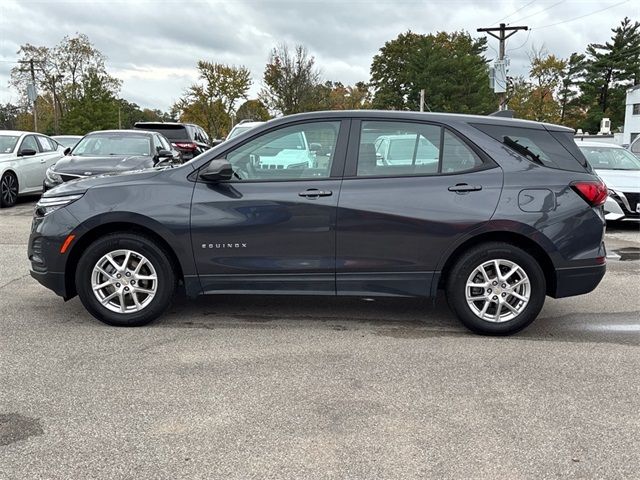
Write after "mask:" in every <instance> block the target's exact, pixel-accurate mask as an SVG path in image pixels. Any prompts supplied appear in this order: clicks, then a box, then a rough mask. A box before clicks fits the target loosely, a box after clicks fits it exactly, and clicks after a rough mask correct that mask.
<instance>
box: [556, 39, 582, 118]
mask: <svg viewBox="0 0 640 480" xmlns="http://www.w3.org/2000/svg"><path fill="white" fill-rule="evenodd" d="M584 73H585V56H584V55H582V54H579V53H575V52H574V53H572V54H571V56H570V57H569V58H568V59H567V60H566V65H565V68H564V69H563V71H562V75H561V79H560V81H561V89H560V92H559V94H560V123H565V120H568V123H569V124H570V125H575V124H576V120H577V117H578V115H580V113H581V110H580V109H579V106H578V99H579V95H580V90H579V89H578V88H577V87H578V86H579V85H580V82H581V81H582V79H583V78H584Z"/></svg>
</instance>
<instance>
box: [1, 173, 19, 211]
mask: <svg viewBox="0 0 640 480" xmlns="http://www.w3.org/2000/svg"><path fill="white" fill-rule="evenodd" d="M17 200H18V179H17V178H16V176H15V175H14V174H13V173H11V172H6V173H5V174H4V175H2V178H1V179H0V207H3V208H4V207H13V206H14V205H15V204H16V201H17Z"/></svg>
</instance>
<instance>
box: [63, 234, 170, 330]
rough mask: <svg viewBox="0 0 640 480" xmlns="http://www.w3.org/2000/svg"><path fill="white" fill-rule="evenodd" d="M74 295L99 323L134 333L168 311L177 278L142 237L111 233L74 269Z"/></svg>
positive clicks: (154, 246) (162, 255) (165, 259)
mask: <svg viewBox="0 0 640 480" xmlns="http://www.w3.org/2000/svg"><path fill="white" fill-rule="evenodd" d="M75 281H76V289H77V291H78V296H79V297H80V300H81V301H82V304H83V305H84V306H85V308H86V309H87V310H88V311H89V313H91V314H92V315H93V316H94V317H96V318H97V319H98V320H100V321H102V322H104V323H107V324H109V325H115V326H128V327H137V326H141V325H146V324H147V323H149V322H151V321H153V320H155V319H156V318H158V317H159V316H160V315H162V313H163V312H164V311H165V310H166V309H167V308H168V307H169V304H170V303H171V300H172V297H173V293H174V291H175V288H176V275H175V273H174V271H173V268H172V265H171V262H170V261H169V259H168V255H167V254H166V252H164V251H163V250H162V248H160V247H159V246H158V245H157V244H156V242H154V241H153V240H152V239H150V238H147V237H146V236H143V235H138V234H130V233H114V234H110V235H108V236H106V237H103V238H101V239H98V240H96V241H94V242H93V243H92V244H91V245H89V247H88V248H87V249H86V250H85V251H84V252H83V254H82V256H81V258H80V261H79V262H78V267H77V269H76V278H75Z"/></svg>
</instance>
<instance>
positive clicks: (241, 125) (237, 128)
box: [227, 120, 264, 140]
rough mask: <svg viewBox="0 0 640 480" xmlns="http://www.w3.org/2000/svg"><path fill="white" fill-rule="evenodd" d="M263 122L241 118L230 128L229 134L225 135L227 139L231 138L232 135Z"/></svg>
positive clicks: (234, 135)
mask: <svg viewBox="0 0 640 480" xmlns="http://www.w3.org/2000/svg"><path fill="white" fill-rule="evenodd" d="M263 123H264V122H250V121H246V120H242V121H241V122H240V123H238V124H236V126H235V127H233V128H232V129H231V131H230V132H229V135H227V140H230V139H232V138H233V137H237V136H238V135H240V134H241V133H244V132H246V131H249V130H251V129H252V128H254V127H257V126H258V125H262V124H263Z"/></svg>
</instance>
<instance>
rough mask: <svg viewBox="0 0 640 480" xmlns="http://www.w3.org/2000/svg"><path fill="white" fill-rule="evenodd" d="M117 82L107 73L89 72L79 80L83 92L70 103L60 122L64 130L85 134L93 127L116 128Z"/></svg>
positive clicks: (98, 128) (100, 128)
mask: <svg viewBox="0 0 640 480" xmlns="http://www.w3.org/2000/svg"><path fill="white" fill-rule="evenodd" d="M116 87H119V84H115V85H114V83H113V79H112V78H111V77H109V76H104V75H101V74H100V73H99V72H96V71H90V72H88V73H87V74H86V75H85V76H84V77H83V80H82V84H81V85H80V88H81V89H82V95H81V96H80V97H79V98H77V99H73V100H71V101H70V102H69V111H68V112H67V114H66V115H65V117H64V119H63V121H62V127H63V129H64V131H65V133H68V134H76V135H84V134H85V133H87V132H89V131H92V130H105V129H112V128H118V108H119V106H120V104H119V102H118V100H117V98H116V93H117V88H116Z"/></svg>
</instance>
